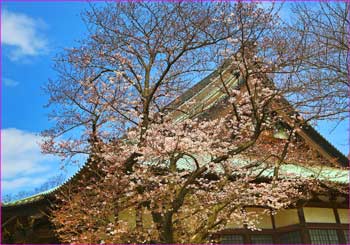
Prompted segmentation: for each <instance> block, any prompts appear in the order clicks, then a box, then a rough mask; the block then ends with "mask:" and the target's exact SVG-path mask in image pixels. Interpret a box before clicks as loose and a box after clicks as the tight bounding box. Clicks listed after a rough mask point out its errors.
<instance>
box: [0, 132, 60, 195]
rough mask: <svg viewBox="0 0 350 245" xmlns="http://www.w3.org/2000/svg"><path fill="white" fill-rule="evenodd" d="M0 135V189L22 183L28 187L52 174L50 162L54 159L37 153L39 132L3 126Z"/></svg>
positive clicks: (12, 188)
mask: <svg viewBox="0 0 350 245" xmlns="http://www.w3.org/2000/svg"><path fill="white" fill-rule="evenodd" d="M1 137H2V159H1V168H2V176H1V177H2V190H3V191H5V192H6V191H11V190H16V189H19V188H23V187H25V186H30V188H29V189H32V188H34V187H35V185H37V184H40V183H43V182H44V181H45V180H47V178H48V177H49V176H51V175H52V169H53V166H54V162H57V161H58V160H57V159H55V158H54V157H52V156H48V155H43V154H42V153H41V151H40V146H39V144H38V143H39V142H40V140H41V138H40V137H39V136H37V135H36V134H34V133H31V132H26V131H22V130H19V129H16V128H7V129H2V130H1ZM50 170H51V171H50Z"/></svg>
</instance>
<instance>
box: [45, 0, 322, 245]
mask: <svg viewBox="0 0 350 245" xmlns="http://www.w3.org/2000/svg"><path fill="white" fill-rule="evenodd" d="M85 20H86V23H87V27H88V30H89V33H90V35H89V36H88V37H87V38H86V39H85V40H83V41H82V43H81V45H80V46H79V47H77V48H73V49H69V50H66V52H64V53H63V54H62V55H61V56H59V57H57V63H56V69H57V72H58V79H57V80H55V81H51V82H49V84H48V86H47V92H48V93H49V95H50V102H49V105H50V106H51V107H52V108H53V110H52V115H51V116H52V118H53V119H54V120H55V121H56V125H55V127H54V128H53V129H50V130H47V131H45V132H43V136H45V139H46V140H45V142H44V143H43V151H44V152H46V153H51V154H58V155H60V156H62V158H63V159H67V158H68V159H70V158H72V157H74V156H75V155H77V154H86V155H88V156H89V163H90V164H89V165H87V167H86V168H87V169H88V170H87V171H90V173H92V174H87V175H86V176H87V177H85V178H83V182H84V183H83V184H80V185H78V186H76V187H75V188H74V189H73V191H67V190H66V191H65V190H64V191H63V192H62V193H61V194H60V195H58V197H57V198H58V199H59V200H60V201H59V202H58V206H57V207H55V209H54V210H53V217H52V221H53V223H54V224H55V226H56V228H57V233H58V235H59V237H60V238H61V240H62V241H64V242H69V243H130V242H138V243H141V242H158V243H159V242H161V243H185V242H189V243H205V242H209V241H210V240H211V239H213V235H214V234H215V233H216V232H218V231H220V230H222V229H224V228H225V226H226V225H227V224H228V223H229V222H230V220H235V221H237V222H238V223H241V224H244V225H246V226H247V227H248V228H250V229H256V224H257V223H258V222H259V219H258V218H257V215H258V214H256V213H254V212H250V211H247V210H246V208H247V207H251V206H260V207H265V208H267V210H270V211H271V212H276V210H278V209H281V208H285V207H288V206H290V205H293V204H294V202H295V201H296V200H299V199H301V198H309V197H310V193H311V192H312V191H313V190H316V189H317V188H319V187H318V185H317V181H316V180H312V179H306V178H301V177H299V176H293V175H290V176H281V175H280V174H279V168H280V166H281V165H282V164H283V163H284V162H286V161H288V160H291V159H295V154H297V150H298V149H297V148H298V143H295V142H296V139H297V135H296V134H295V132H296V130H297V128H298V127H300V126H302V125H303V124H305V123H306V122H307V120H303V119H302V118H300V116H299V114H296V113H295V112H294V111H293V110H292V109H291V106H290V104H288V103H286V102H285V101H284V100H283V99H282V97H283V96H284V94H285V93H288V92H290V91H291V86H290V84H289V83H288V84H287V85H288V86H287V85H286V84H283V81H284V80H281V82H280V84H279V85H280V86H275V85H274V83H273V82H272V79H273V75H274V74H275V73H278V72H279V71H284V69H287V68H289V67H290V66H291V63H288V64H287V63H286V60H288V59H287V58H286V57H288V55H291V54H289V53H283V52H281V50H283V49H284V48H285V49H286V51H290V49H288V48H290V44H287V43H285V42H283V40H282V38H281V36H280V35H277V34H280V33H281V32H282V30H283V28H282V27H281V28H282V29H280V30H281V32H278V30H279V28H280V25H281V24H280V23H279V22H278V18H277V16H276V9H275V8H274V6H273V5H272V6H271V8H261V7H259V5H258V4H256V3H249V4H248V3H244V4H243V3H236V4H231V3H186V2H177V3H143V2H140V3H108V4H106V5H105V7H102V8H101V7H100V8H97V7H94V6H92V8H91V11H89V12H87V13H86V14H85ZM276 42H277V45H276ZM282 57H284V59H282ZM281 60H283V62H282V61H281ZM214 69H216V70H217V73H216V76H215V77H214V78H212V79H214V80H215V81H214V80H213V82H214V83H213V84H214V85H213V86H214V87H217V88H219V90H220V95H221V97H220V98H221V100H220V101H221V105H219V104H214V107H211V106H209V105H207V104H205V102H201V101H198V100H196V99H194V100H189V101H185V102H184V101H182V102H184V104H183V105H182V104H181V103H182V102H181V103H180V104H181V105H182V106H179V105H180V104H179V101H177V100H175V101H174V99H175V98H176V97H177V96H178V95H180V94H182V93H183V92H184V91H185V89H186V88H188V87H189V86H190V85H192V84H193V83H194V82H196V81H198V80H200V79H201V78H202V77H203V76H204V75H207V74H208V72H210V71H212V70H214ZM232 77H233V80H234V81H235V82H234V83H232V79H230V78H232ZM172 101H173V102H172ZM276 101H277V102H276ZM198 103H204V104H203V105H202V106H200V107H198V106H197V107H196V105H197V104H198ZM194 108H197V109H194ZM212 108H216V110H217V111H218V112H220V111H222V112H224V113H223V114H220V115H216V114H215V113H212ZM179 114H181V117H177V116H176V115H179ZM286 116H288V118H290V119H289V121H288V138H287V139H284V140H275V141H273V142H270V144H269V143H265V144H263V141H264V140H263V139H271V138H272V132H273V130H274V129H275V126H276V125H277V124H279V123H281V122H282V121H283V120H285V118H286ZM314 116H315V115H314ZM176 118H180V119H179V120H175V119H176ZM259 147H265V148H266V149H267V150H266V151H265V152H263V153H262V152H258V151H257V149H258V148H259ZM257 153H259V154H257ZM293 154H294V155H293ZM293 156H294V157H293ZM310 160H312V159H310ZM269 169H270V170H271V169H272V170H273V174H272V175H271V176H266V170H269Z"/></svg>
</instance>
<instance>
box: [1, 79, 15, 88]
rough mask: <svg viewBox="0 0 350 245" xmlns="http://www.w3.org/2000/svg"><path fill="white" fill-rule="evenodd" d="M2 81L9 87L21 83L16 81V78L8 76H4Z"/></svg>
mask: <svg viewBox="0 0 350 245" xmlns="http://www.w3.org/2000/svg"><path fill="white" fill-rule="evenodd" d="M2 82H3V84H4V85H5V86H7V87H16V86H17V85H18V84H19V82H18V81H15V80H13V79H10V78H7V77H4V78H3V79H2Z"/></svg>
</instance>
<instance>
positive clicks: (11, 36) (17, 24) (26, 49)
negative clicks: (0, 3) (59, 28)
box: [1, 10, 48, 61]
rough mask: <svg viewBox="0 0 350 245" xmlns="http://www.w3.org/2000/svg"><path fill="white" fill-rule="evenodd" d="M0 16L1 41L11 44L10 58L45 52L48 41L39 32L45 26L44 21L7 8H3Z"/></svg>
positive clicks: (14, 58) (17, 58)
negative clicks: (0, 17)
mask: <svg viewBox="0 0 350 245" xmlns="http://www.w3.org/2000/svg"><path fill="white" fill-rule="evenodd" d="M1 16H2V19H1V30H2V34H1V36H2V38H1V42H2V44H4V45H9V46H11V52H10V54H9V58H10V59H11V60H14V61H16V60H19V59H21V58H25V57H26V56H36V55H40V54H44V53H46V52H47V49H48V41H47V39H46V38H45V37H44V36H43V35H42V33H41V31H42V30H43V29H45V27H46V24H45V22H43V21H42V20H40V19H34V18H32V17H30V16H28V15H25V14H22V13H16V12H12V11H8V10H3V11H2V15H1Z"/></svg>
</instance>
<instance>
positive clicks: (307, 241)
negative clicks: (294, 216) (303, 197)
mask: <svg viewBox="0 0 350 245" xmlns="http://www.w3.org/2000/svg"><path fill="white" fill-rule="evenodd" d="M298 216H299V220H300V226H301V230H300V233H301V241H302V243H304V244H311V239H310V233H309V231H308V230H307V229H306V221H305V216H304V210H303V208H302V207H301V208H298Z"/></svg>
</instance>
